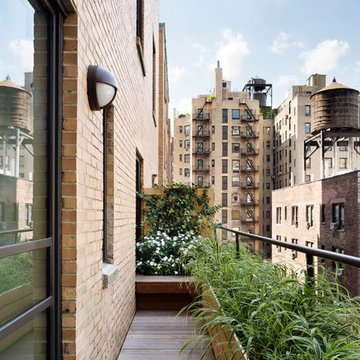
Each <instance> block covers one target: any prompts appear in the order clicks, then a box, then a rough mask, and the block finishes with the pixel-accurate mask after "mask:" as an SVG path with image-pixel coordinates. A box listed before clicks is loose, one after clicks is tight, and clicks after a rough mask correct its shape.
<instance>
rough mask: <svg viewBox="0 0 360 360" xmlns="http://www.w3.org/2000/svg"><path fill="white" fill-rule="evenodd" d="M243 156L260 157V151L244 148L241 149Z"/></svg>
mask: <svg viewBox="0 0 360 360" xmlns="http://www.w3.org/2000/svg"><path fill="white" fill-rule="evenodd" d="M241 155H250V156H251V155H259V149H258V148H252V149H248V148H242V149H241Z"/></svg>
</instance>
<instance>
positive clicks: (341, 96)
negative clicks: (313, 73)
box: [311, 78, 359, 134]
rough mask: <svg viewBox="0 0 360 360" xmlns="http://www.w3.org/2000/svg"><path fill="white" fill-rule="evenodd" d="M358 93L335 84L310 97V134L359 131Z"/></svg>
mask: <svg viewBox="0 0 360 360" xmlns="http://www.w3.org/2000/svg"><path fill="white" fill-rule="evenodd" d="M358 98H359V91H357V90H355V89H351V88H349V87H347V86H345V85H342V84H340V83H338V82H336V80H335V78H334V80H333V82H332V83H330V84H329V85H328V86H326V87H324V88H322V89H321V90H319V91H317V92H316V93H314V94H313V95H312V96H311V100H312V111H311V133H312V134H316V133H318V132H319V131H321V130H326V129H328V128H331V129H359V104H358Z"/></svg>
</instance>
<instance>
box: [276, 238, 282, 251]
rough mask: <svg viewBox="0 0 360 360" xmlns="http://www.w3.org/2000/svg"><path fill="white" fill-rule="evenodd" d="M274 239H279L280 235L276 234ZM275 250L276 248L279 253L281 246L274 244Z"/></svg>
mask: <svg viewBox="0 0 360 360" xmlns="http://www.w3.org/2000/svg"><path fill="white" fill-rule="evenodd" d="M276 240H279V241H281V236H280V235H276ZM276 250H277V252H279V253H281V246H280V245H276Z"/></svg>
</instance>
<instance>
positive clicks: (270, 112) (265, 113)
mask: <svg viewBox="0 0 360 360" xmlns="http://www.w3.org/2000/svg"><path fill="white" fill-rule="evenodd" d="M276 113H277V110H276V109H272V108H271V107H265V108H261V109H260V114H261V115H262V117H263V118H264V119H273V118H274V117H275V115H276Z"/></svg>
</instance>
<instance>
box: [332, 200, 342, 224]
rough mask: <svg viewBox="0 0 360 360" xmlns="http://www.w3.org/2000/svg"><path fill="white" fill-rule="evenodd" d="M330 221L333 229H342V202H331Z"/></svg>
mask: <svg viewBox="0 0 360 360" xmlns="http://www.w3.org/2000/svg"><path fill="white" fill-rule="evenodd" d="M332 222H333V224H334V225H333V226H334V228H335V229H343V228H344V226H345V208H344V203H338V204H332Z"/></svg>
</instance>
